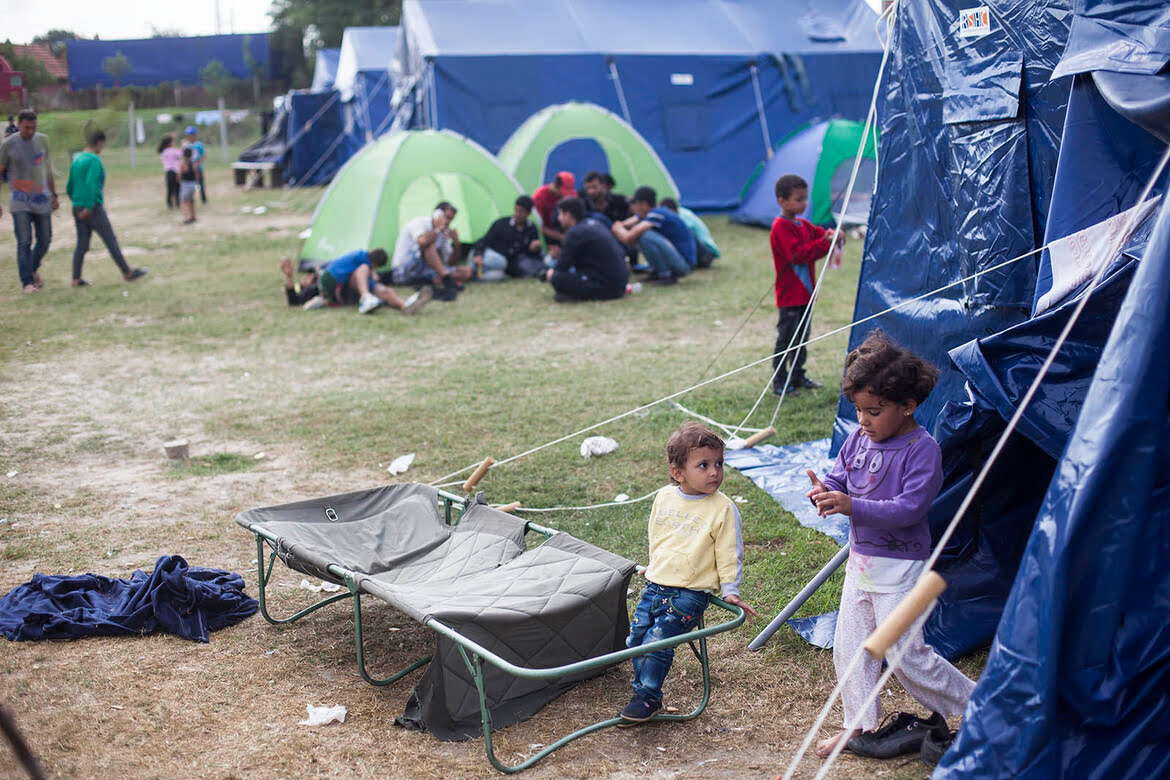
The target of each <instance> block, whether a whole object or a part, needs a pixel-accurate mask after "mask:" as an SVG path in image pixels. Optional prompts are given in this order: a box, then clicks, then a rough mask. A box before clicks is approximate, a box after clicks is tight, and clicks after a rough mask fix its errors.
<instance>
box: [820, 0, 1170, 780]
mask: <svg viewBox="0 0 1170 780" xmlns="http://www.w3.org/2000/svg"><path fill="white" fill-rule="evenodd" d="M891 46H892V48H891V56H890V63H889V70H888V71H887V74H886V78H885V80H884V81H883V88H882V93H881V101H880V104H879V116H880V118H881V137H882V141H881V146H880V149H879V166H878V167H879V176H878V181H877V187H876V192H875V195H874V200H873V208H872V211H871V214H870V219H869V233H868V235H867V239H866V245H865V248H864V255H863V261H862V269H861V277H860V281H859V286H858V295H857V303H856V308H855V312H854V319H855V320H857V319H861V318H864V317H868V316H871V315H876V314H879V313H881V314H880V316H879V317H878V319H876V320H875V321H873V322H872V324H871V325H870V326H869V327H882V328H883V329H885V330H886V331H887V332H888V333H889V334H890V335H892V336H893V337H894V338H895V339H896V340H897V341H899V342H900V343H902V344H903V345H905V346H907V347H909V348H911V349H913V350H915V351H916V352H918V353H920V354H923V355H925V356H927V357H929V358H930V359H931V360H933V361H934V362H935V363H936V364H937V365H938V366H939V367H940V368H941V369H942V373H943V375H942V381H941V382H940V384H939V386H938V387H937V388H936V390H935V391H934V393H933V394H932V396H931V398H930V400H929V401H928V403H927V404H925V405H924V406H923V407H922V408H921V415H920V421H921V422H922V423H923V424H924V425H926V426H927V427H928V428H930V429H932V431H933V433H934V434H935V436H936V438H937V439H938V441H939V444H940V446H941V447H942V449H943V458H944V469H945V472H946V481H945V483H944V488H943V492H942V493H941V494H940V496H939V498H938V499H937V500H936V502H935V504H934V505H933V507H932V509H931V516H930V519H931V525H932V530H933V531H934V532H935V535H936V538H937V536H938V534H939V532H941V530H942V528H943V527H944V526H945V525H946V524H947V523H949V522H950V520H951V519H952V517H953V516H954V514H955V511H956V509H957V507H958V505H959V503H960V502H961V501H962V499H963V498H964V496H966V494H967V493H968V491H969V489H970V487H971V485H972V482H973V475H974V473H976V472H978V471H979V470H980V469H981V468H982V466H983V464H984V462H985V461H986V459H987V458H988V457H989V453H990V451H991V449H992V446H993V445H994V444H995V442H996V441H997V440H998V439H999V437H1000V436H1001V434H1002V433H1003V431H1004V430H1005V428H1006V422H1007V420H1008V419H1009V418H1010V417H1011V416H1012V415H1013V414H1014V413H1015V411H1016V409H1017V408H1018V407H1019V405H1020V404H1021V403H1022V400H1023V397H1024V395H1025V393H1026V391H1027V389H1028V387H1029V386H1030V385H1031V384H1032V382H1033V380H1034V378H1035V377H1036V375H1037V373H1038V371H1039V368H1040V366H1041V364H1042V363H1043V361H1044V359H1045V358H1046V357H1047V356H1048V354H1049V352H1050V350H1051V349H1052V348H1053V347H1054V344H1055V343H1056V340H1057V337H1058V334H1059V333H1060V332H1061V330H1062V329H1063V328H1064V326H1065V325H1066V323H1067V322H1068V321H1069V318H1070V316H1071V315H1072V313H1073V309H1074V307H1075V306H1076V305H1077V304H1079V303H1080V302H1082V300H1083V299H1085V297H1086V296H1087V300H1085V301H1084V303H1085V307H1084V311H1083V313H1082V314H1081V316H1080V318H1079V319H1078V321H1077V324H1076V326H1075V327H1074V328H1073V329H1072V331H1071V332H1070V335H1069V339H1068V341H1067V343H1065V345H1064V346H1063V348H1062V349H1061V350H1060V351H1059V352H1058V353H1057V355H1056V360H1055V363H1054V365H1053V367H1052V370H1051V371H1050V372H1049V373H1048V374H1047V375H1046V377H1045V379H1044V380H1043V382H1042V383H1041V384H1040V386H1039V388H1038V392H1037V394H1036V396H1035V398H1034V399H1033V400H1032V401H1031V403H1030V404H1029V406H1028V407H1027V409H1026V411H1025V413H1024V415H1023V417H1022V418H1021V421H1020V424H1019V426H1018V427H1017V428H1016V430H1015V433H1014V434H1013V435H1012V436H1011V438H1009V440H1008V441H1007V443H1006V444H1007V446H1006V448H1005V449H1004V451H1003V454H1002V455H1001V456H1000V457H999V459H998V460H997V461H996V462H995V464H994V467H993V468H992V469H991V470H990V472H989V477H988V480H987V482H986V483H985V485H984V487H983V488H982V489H981V490H980V491H979V493H978V494H977V495H976V496H975V500H974V503H973V504H972V506H971V509H970V511H969V512H968V513H967V514H966V515H965V516H964V519H963V521H962V523H961V524H960V526H959V528H958V531H957V533H956V534H955V536H954V538H953V539H952V540H951V541H950V543H949V544H948V545H947V547H946V549H945V550H944V553H943V556H942V558H941V559H940V563H939V569H940V571H941V573H942V574H943V576H944V578H945V579H946V580H947V585H948V587H947V591H946V592H945V593H944V594H943V596H942V597H941V599H940V600H939V604H938V607H937V608H936V609H935V610H934V612H933V613H932V615H931V617H930V619H929V620H928V622H927V624H926V633H927V639H928V641H929V642H931V643H932V644H934V645H935V647H936V648H938V649H939V650H940V651H941V652H943V653H944V654H947V655H952V656H953V655H957V654H961V653H963V652H966V651H968V650H971V649H974V648H976V647H980V646H983V645H986V644H987V643H988V642H991V641H992V639H993V637H994V643H993V644H992V652H991V656H990V659H989V662H988V666H987V668H986V670H985V672H984V674H983V675H982V677H981V679H980V682H979V685H978V687H977V689H976V692H975V695H974V697H973V698H972V700H971V704H970V705H969V707H968V710H967V713H966V716H965V718H964V723H963V727H962V730H961V732H960V735H959V738H958V740H957V742H956V744H955V746H954V748H953V749H952V750H951V751H950V752H949V753H948V754H947V756H946V757H945V758H944V759H943V763H942V764H941V765H940V767H939V769H938V771H937V773H936V777H939V778H942V777H947V778H951V777H979V778H984V777H986V778H992V777H1034V778H1051V777H1141V778H1146V777H1160V776H1165V775H1166V774H1167V773H1168V772H1170V749H1168V748H1170V694H1168V693H1167V691H1170V629H1168V628H1167V626H1170V567H1167V565H1166V563H1167V561H1170V532H1168V529H1170V523H1168V522H1167V517H1166V514H1167V513H1166V511H1165V508H1164V505H1165V502H1164V501H1163V500H1162V497H1163V496H1164V495H1165V494H1166V492H1167V486H1168V483H1170V469H1168V468H1167V466H1166V464H1167V463H1170V458H1168V457H1167V455H1166V453H1165V452H1163V450H1164V449H1165V446H1166V445H1164V444H1163V442H1164V441H1165V440H1166V436H1165V433H1166V431H1167V430H1168V425H1167V423H1168V422H1170V420H1168V416H1167V412H1168V409H1167V397H1168V392H1170V375H1168V372H1167V369H1166V358H1165V355H1166V350H1167V348H1168V347H1167V344H1168V343H1170V310H1168V307H1167V300H1168V297H1170V271H1168V267H1170V266H1168V263H1170V207H1168V206H1167V205H1166V204H1165V203H1163V202H1162V201H1161V200H1154V201H1152V202H1147V203H1145V204H1140V203H1138V200H1139V196H1140V193H1141V191H1142V190H1143V187H1144V186H1145V185H1146V183H1147V181H1149V180H1150V179H1151V175H1152V173H1153V171H1154V170H1155V167H1156V165H1157V163H1158V161H1159V159H1160V158H1161V155H1162V154H1163V152H1164V150H1165V149H1166V144H1167V141H1168V140H1170V75H1167V74H1166V73H1165V70H1166V65H1167V63H1168V62H1170V6H1167V5H1166V4H1165V3H1164V2H1154V1H1153V0H989V1H988V2H987V3H985V6H984V7H981V8H977V9H973V8H970V7H969V4H967V3H965V2H963V1H962V0H936V2H932V3H917V2H915V3H905V4H903V5H902V6H901V7H900V8H899V10H898V14H897V17H896V21H895V24H894V29H893V33H892V43H891ZM1159 73H1160V74H1161V75H1159ZM1165 188H1166V175H1165V173H1163V174H1162V175H1161V176H1160V177H1159V178H1158V179H1157V180H1156V181H1155V186H1154V188H1153V194H1154V196H1155V197H1158V196H1161V194H1162V193H1163V192H1164V191H1165ZM1130 225H1132V226H1134V227H1135V229H1134V230H1133V231H1132V232H1130V233H1120V234H1119V232H1118V231H1119V230H1120V228H1122V227H1123V226H1130ZM1114 236H1119V239H1118V240H1119V241H1120V248H1119V249H1117V250H1116V251H1105V250H1107V249H1109V247H1110V246H1112V243H1111V242H1112V239H1111V237H1114ZM1021 257H1022V258H1023V259H1017V258H1021ZM1009 261H1012V262H1009ZM998 266H1002V267H998ZM977 273H978V274H979V275H978V276H976V275H975V274H977ZM1093 273H1100V279H1101V281H1100V284H1099V285H1098V286H1097V287H1096V288H1095V289H1093V290H1092V291H1091V293H1090V291H1089V289H1088V287H1089V285H1088V280H1089V278H1090V277H1091V275H1092V274H1093ZM960 282H961V283H960ZM952 283H955V284H954V286H951V287H948V288H947V289H945V290H941V291H940V290H939V288H942V287H944V286H946V285H950V284H952ZM918 296H924V297H923V298H922V299H921V300H917V301H915V302H914V303H913V305H908V306H904V307H902V308H899V309H897V310H895V311H887V310H888V309H889V308H890V307H893V306H895V305H898V304H904V303H906V302H908V301H910V299H913V298H916V297H918ZM867 330H868V327H863V328H856V329H855V330H854V332H853V333H852V334H851V338H850V344H849V347H850V348H852V347H854V346H856V345H857V343H859V342H860V341H861V340H862V339H863V338H864V337H865V335H866V331H867ZM854 424H855V423H854V418H853V410H852V409H851V408H850V407H849V406H848V405H847V404H846V403H845V402H844V400H842V403H841V407H840V408H839V411H838V417H837V423H836V425H835V430H834V438H835V443H836V444H837V445H838V446H839V444H840V442H841V441H842V440H843V438H844V436H845V435H846V433H847V432H848V430H849V429H850V428H851V427H852V425H854Z"/></svg>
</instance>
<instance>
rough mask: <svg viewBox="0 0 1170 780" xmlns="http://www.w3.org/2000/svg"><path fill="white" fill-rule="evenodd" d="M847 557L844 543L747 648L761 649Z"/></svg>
mask: <svg viewBox="0 0 1170 780" xmlns="http://www.w3.org/2000/svg"><path fill="white" fill-rule="evenodd" d="M848 557H849V545H845V546H844V547H842V548H841V549H840V550H838V551H837V554H836V555H834V556H833V559H832V560H831V561H829V562H828V563H826V564H825V566H824V568H822V569H821V570H820V571H819V572H817V576H815V577H813V578H812V579H811V580H809V583H808V584H807V585H805V586H804V589H803V590H801V591H800V593H797V594H796V597H795V598H793V599H792V601H790V602H788V606H786V607H785V608H784V609H782V610H780V614H779V615H777V616H776V617H775V618H774V619H773V620H772V622H771V623H769V624H768V625H767V627H766V628H764V630H763V631H761V632H760V633H759V634H757V635H756V638H755V639H753V640H752V641H751V644H749V645H748V649H749V650H762V649H763V648H764V645H766V644H767V643H768V640H769V639H771V638H772V634H775V633H776V632H777V631H779V630H780V626H782V625H784V623H785V622H786V621H787V620H788V618H790V617H792V616H793V615H795V614H796V610H798V609H800V608H801V607H803V606H804V602H806V601H808V600H809V599H810V598H811V597H812V594H814V593H816V592H817V591H818V590H819V589H820V587H821V586H822V585H824V584H825V580H827V579H829V577H831V576H833V572H835V571H837V569H839V568H841V564H843V563H845V559H846V558H848Z"/></svg>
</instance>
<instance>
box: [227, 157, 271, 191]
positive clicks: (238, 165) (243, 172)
mask: <svg viewBox="0 0 1170 780" xmlns="http://www.w3.org/2000/svg"><path fill="white" fill-rule="evenodd" d="M265 171H267V172H268V174H269V186H270V187H272V188H273V189H278V188H280V187H283V186H284V175H283V174H282V173H281V170H280V166H278V165H277V164H276V163H273V162H234V163H232V173H234V174H235V177H236V186H237V187H243V186H244V185H246V184H249V183H250V182H249V179H251V183H253V186H258V187H263V186H264V172H265Z"/></svg>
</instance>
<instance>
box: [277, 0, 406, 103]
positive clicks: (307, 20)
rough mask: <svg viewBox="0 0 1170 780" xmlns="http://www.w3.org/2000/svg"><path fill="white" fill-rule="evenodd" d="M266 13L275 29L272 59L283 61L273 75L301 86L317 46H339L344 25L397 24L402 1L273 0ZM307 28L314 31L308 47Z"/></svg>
mask: <svg viewBox="0 0 1170 780" xmlns="http://www.w3.org/2000/svg"><path fill="white" fill-rule="evenodd" d="M269 15H270V16H271V17H272V25H273V28H274V31H273V36H272V38H271V39H270V43H271V46H272V49H273V50H274V52H279V54H275V53H274V55H273V60H274V61H276V62H280V63H281V64H282V68H281V72H280V73H275V74H273V75H274V76H276V77H277V78H280V79H282V80H284V81H286V82H288V84H289V86H293V87H304V86H308V83H309V75H310V74H311V73H312V72H313V58H315V57H316V53H317V52H316V49H317V48H319V47H328V48H335V47H337V46H340V45H341V36H342V34H343V33H344V32H345V28H346V27H380V26H385V25H393V24H398V21H399V19H400V18H401V16H402V0H364V2H363V0H273V3H272V10H271V11H270V12H269ZM310 28H312V29H313V30H314V31H315V33H316V35H315V42H312V45H310V46H307V45H306V44H307V43H310V41H309V40H308V38H307V36H306V32H307V31H308V30H309V29H310Z"/></svg>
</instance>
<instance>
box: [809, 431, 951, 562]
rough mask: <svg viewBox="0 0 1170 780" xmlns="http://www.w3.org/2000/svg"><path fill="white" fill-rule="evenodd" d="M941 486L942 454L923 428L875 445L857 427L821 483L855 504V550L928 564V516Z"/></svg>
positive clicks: (852, 527) (852, 546) (852, 538)
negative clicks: (925, 560) (922, 561)
mask: <svg viewBox="0 0 1170 780" xmlns="http://www.w3.org/2000/svg"><path fill="white" fill-rule="evenodd" d="M942 480H943V475H942V452H941V451H940V450H939V448H938V443H937V442H936V441H935V440H934V439H933V438H931V436H930V434H929V433H927V432H926V429H925V428H922V427H919V428H915V429H914V430H912V431H910V432H909V433H904V434H902V435H901V436H894V437H892V438H889V439H886V440H885V441H879V442H874V441H870V440H869V438H868V437H867V436H866V435H865V433H863V432H862V430H861V428H860V427H858V428H855V429H854V430H853V433H851V434H849V438H848V439H846V440H845V444H844V445H842V447H841V451H840V452H839V453H837V462H836V463H834V464H833V468H832V470H831V471H829V473H828V474H826V475H825V478H824V480H823V481H824V483H825V487H827V488H828V489H829V490H836V491H840V492H842V493H848V494H849V497H850V498H851V499H853V516H852V517H850V518H849V548H850V549H851V550H855V551H857V552H859V553H861V554H862V555H877V556H881V557H884V558H902V559H906V560H924V559H926V558H928V557H930V527H929V526H928V525H927V522H926V512H927V510H929V509H930V504H931V502H932V501H934V499H935V496H937V495H938V491H939V488H940V487H942Z"/></svg>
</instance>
